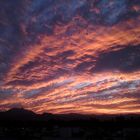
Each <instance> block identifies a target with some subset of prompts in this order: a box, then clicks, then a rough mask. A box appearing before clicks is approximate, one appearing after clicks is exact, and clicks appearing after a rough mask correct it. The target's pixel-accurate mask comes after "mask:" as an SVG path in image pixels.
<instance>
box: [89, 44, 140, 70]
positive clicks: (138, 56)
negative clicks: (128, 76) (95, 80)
mask: <svg viewBox="0 0 140 140" xmlns="http://www.w3.org/2000/svg"><path fill="white" fill-rule="evenodd" d="M122 48H123V46H122ZM139 60H140V46H139V45H137V46H128V47H125V48H124V49H121V50H118V51H111V52H107V53H102V54H100V56H99V59H98V60H97V62H96V65H95V68H93V69H92V71H97V72H98V71H104V70H112V69H116V70H117V69H118V70H120V71H123V72H132V71H136V70H139V69H140V61H139Z"/></svg>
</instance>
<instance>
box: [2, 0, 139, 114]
mask: <svg viewBox="0 0 140 140" xmlns="http://www.w3.org/2000/svg"><path fill="white" fill-rule="evenodd" d="M15 107H19V108H21V107H22V108H25V109H29V110H32V111H34V112H36V113H43V112H50V113H81V114H100V113H101V114H102V113H107V114H118V113H140V1H139V0H0V110H8V109H10V108H15Z"/></svg>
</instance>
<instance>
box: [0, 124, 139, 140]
mask: <svg viewBox="0 0 140 140" xmlns="http://www.w3.org/2000/svg"><path fill="white" fill-rule="evenodd" d="M1 124H2V125H1V126H0V140H27V139H29V140H140V127H139V123H136V122H133V123H131V122H128V123H126V122H124V123H123V122H116V123H114V122H113V123H111V122H100V123H99V122H98V123H97V122H92V121H91V122H86V121H81V122H80V121H79V122H76V121H74V122H63V121H61V122H54V123H48V124H47V123H43V122H36V123H35V122H28V123H27V122H22V123H21V122H8V123H6V124H5V125H4V124H3V123H1Z"/></svg>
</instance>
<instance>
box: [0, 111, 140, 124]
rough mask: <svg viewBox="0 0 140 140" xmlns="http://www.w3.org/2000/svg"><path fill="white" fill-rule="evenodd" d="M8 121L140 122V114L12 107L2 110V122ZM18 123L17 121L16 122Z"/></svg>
mask: <svg viewBox="0 0 140 140" xmlns="http://www.w3.org/2000/svg"><path fill="white" fill-rule="evenodd" d="M8 122H13V123H14V122H26V123H27V122H33V123H38V122H39V123H40V122H41V123H42V122H43V124H45V123H47V124H48V123H54V124H56V123H59V124H64V123H69V124H76V123H77V124H78V125H79V124H80V125H81V124H84V123H85V124H89V125H93V124H94V125H95V124H99V123H100V124H103V123H106V124H113V123H116V124H122V123H126V124H127V123H129V122H131V123H133V122H136V124H140V115H136V114H127V115H81V114H50V113H44V114H41V115H40V114H35V113H34V112H32V111H29V110H25V109H17V108H14V109H11V110H9V111H5V112H0V124H1V123H8ZM15 124H16V123H15Z"/></svg>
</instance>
